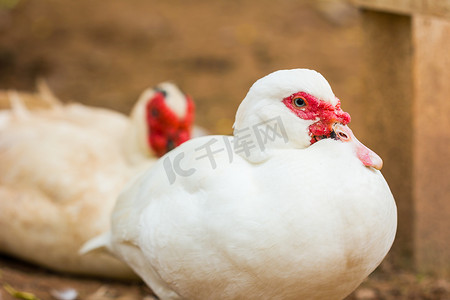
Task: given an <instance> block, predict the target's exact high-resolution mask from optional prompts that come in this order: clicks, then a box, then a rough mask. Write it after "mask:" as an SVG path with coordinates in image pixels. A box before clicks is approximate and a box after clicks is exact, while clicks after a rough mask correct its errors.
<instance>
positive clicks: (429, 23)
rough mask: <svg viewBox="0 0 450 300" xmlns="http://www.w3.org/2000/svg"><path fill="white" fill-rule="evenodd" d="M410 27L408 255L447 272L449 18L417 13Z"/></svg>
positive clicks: (422, 268) (449, 264) (423, 267)
mask: <svg viewBox="0 0 450 300" xmlns="http://www.w3.org/2000/svg"><path fill="white" fill-rule="evenodd" d="M413 28H414V30H413V32H414V49H415V51H414V56H415V57H414V95H415V96H414V98H415V101H414V113H413V115H414V124H413V125H414V127H413V132H414V172H413V174H414V178H413V182H414V185H413V187H414V190H413V196H414V197H413V198H414V206H415V211H416V216H415V222H414V223H415V237H414V243H415V245H414V258H415V264H416V266H417V268H418V271H421V272H430V271H431V272H433V273H437V274H439V275H444V276H445V275H449V276H450V250H449V249H450V218H449V216H450V202H449V201H448V200H449V199H448V198H449V195H450V181H449V178H450V152H449V150H450V130H448V128H450V118H449V116H450V101H449V95H450V85H449V83H450V56H449V55H448V53H449V49H450V40H449V38H448V37H449V36H450V20H443V19H438V18H431V17H422V16H417V17H415V18H414V20H413Z"/></svg>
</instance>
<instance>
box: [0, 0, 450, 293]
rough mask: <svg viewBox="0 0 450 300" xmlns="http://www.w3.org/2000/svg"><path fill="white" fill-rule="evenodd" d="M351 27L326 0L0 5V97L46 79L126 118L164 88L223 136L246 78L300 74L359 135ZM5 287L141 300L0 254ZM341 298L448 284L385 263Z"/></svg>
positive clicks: (2, 1) (347, 10)
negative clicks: (180, 93)
mask: <svg viewBox="0 0 450 300" xmlns="http://www.w3.org/2000/svg"><path fill="white" fill-rule="evenodd" d="M359 25H360V16H359V13H358V11H357V10H355V9H353V8H352V7H350V6H346V5H341V4H337V3H335V1H333V0H320V1H312V0H311V1H300V0H280V1H270V0H259V1H256V0H239V1H225V0H221V1H205V0H193V1H181V0H173V1H147V0H129V1H120V0H112V1H108V2H106V1H99V0H78V1H67V0H66V1H61V0H41V1H31V0H0V89H19V90H25V91H33V90H34V89H35V83H36V79H37V78H45V79H46V80H47V82H48V84H49V85H50V87H51V88H52V89H53V91H54V92H55V94H56V95H57V96H58V97H59V98H61V99H62V100H63V101H77V102H82V103H86V104H90V105H95V106H104V107H109V108H112V109H116V110H119V111H122V112H124V113H128V111H129V110H130V108H131V106H132V105H133V103H134V101H135V100H136V99H137V97H138V95H139V93H140V92H141V91H143V90H144V89H145V88H147V87H148V86H153V85H155V84H157V83H159V82H161V81H166V80H173V81H174V82H176V83H177V84H179V85H180V86H181V87H182V88H183V89H184V90H185V91H186V92H187V93H188V94H190V95H191V96H192V97H193V98H194V99H195V101H196V104H197V117H196V119H197V123H198V124H200V125H202V126H204V127H206V128H208V129H209V130H210V131H211V132H212V133H218V134H228V133H230V132H231V125H232V123H233V119H234V114H235V111H236V108H237V106H238V105H239V103H240V101H241V100H242V98H243V97H244V96H245V94H246V92H247V90H248V88H249V87H250V85H251V84H252V83H253V82H254V81H255V80H256V79H258V78H260V77H262V76H264V75H266V74H268V73H269V72H272V71H274V70H277V69H285V68H296V67H306V68H312V69H316V70H318V71H320V72H321V73H322V74H323V75H324V76H325V77H326V78H327V79H328V81H329V82H330V84H331V85H332V87H333V90H334V92H335V94H336V95H337V96H338V97H339V98H340V99H341V100H342V102H343V108H344V109H345V110H346V111H348V112H350V114H351V115H352V128H353V131H354V132H355V133H356V134H357V133H358V131H359V130H362V128H364V112H363V111H362V110H361V108H360V105H359V103H361V102H360V101H361V100H360V99H361V98H362V95H361V92H360V91H361V86H362V84H363V82H361V78H360V74H361V68H362V63H363V55H362V53H361V41H362V38H361V35H362V31H361V28H360V26H359ZM387 34H388V33H387ZM0 98H1V97H0ZM0 102H2V103H0V107H1V106H3V107H4V106H5V105H7V103H5V101H4V100H1V99H0ZM362 140H363V141H364V139H362ZM368 144H369V145H370V142H369V143H368ZM49 255H51V251H49ZM9 287H12V288H14V289H15V290H17V291H27V292H30V293H32V295H35V298H34V299H37V298H39V299H55V298H54V296H52V295H51V293H52V291H53V292H54V291H55V290H56V291H60V290H63V289H65V288H73V289H75V290H76V291H77V292H78V295H79V296H78V299H91V300H92V299H100V300H102V299H122V300H128V299H143V298H145V297H149V298H148V299H151V298H150V295H151V291H150V290H149V289H148V288H147V287H145V285H143V284H140V283H131V284H127V283H119V282H114V281H104V280H96V279H88V278H79V277H73V276H68V275H62V274H57V273H53V272H50V271H47V270H43V269H41V268H39V267H36V266H32V265H29V264H26V263H23V262H20V261H17V260H15V259H12V258H9V257H5V256H3V257H0V300H6V299H13V296H11V294H10V293H11V292H13V291H12V290H11V289H10V288H9ZM8 290H9V292H8ZM32 295H27V294H25V295H22V296H23V297H25V298H24V299H26V297H29V299H33V296H32ZM16 296H20V294H16ZM348 299H367V300H369V299H441V300H443V299H450V282H449V280H448V278H446V279H445V278H437V277H432V276H425V275H422V274H414V273H413V272H407V271H402V270H396V269H395V268H393V267H392V266H391V265H390V264H389V262H386V263H384V264H383V265H382V267H381V268H380V269H379V270H377V271H376V272H375V273H374V274H372V275H371V276H370V278H369V279H368V280H367V281H366V282H364V283H363V285H362V286H361V287H360V288H359V289H358V290H357V291H356V292H355V293H353V294H352V295H351V296H349V298H348Z"/></svg>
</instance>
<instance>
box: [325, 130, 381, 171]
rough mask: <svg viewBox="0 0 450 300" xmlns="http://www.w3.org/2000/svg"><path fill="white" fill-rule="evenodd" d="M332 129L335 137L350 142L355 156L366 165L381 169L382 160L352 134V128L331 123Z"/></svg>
mask: <svg viewBox="0 0 450 300" xmlns="http://www.w3.org/2000/svg"><path fill="white" fill-rule="evenodd" d="M333 131H334V133H335V135H336V137H335V138H336V139H338V140H340V141H342V142H344V143H351V144H352V145H353V147H354V149H355V152H356V156H357V157H358V159H359V160H360V161H361V162H362V163H363V164H364V165H365V166H366V167H372V168H374V169H377V170H381V168H382V167H383V160H382V159H381V157H379V156H378V154H376V153H375V152H373V151H372V150H370V149H369V148H367V147H366V146H364V144H363V143H361V142H360V141H358V139H357V138H356V137H355V135H354V134H353V132H352V130H351V129H350V128H349V127H348V126H347V125H342V124H339V123H336V124H334V125H333Z"/></svg>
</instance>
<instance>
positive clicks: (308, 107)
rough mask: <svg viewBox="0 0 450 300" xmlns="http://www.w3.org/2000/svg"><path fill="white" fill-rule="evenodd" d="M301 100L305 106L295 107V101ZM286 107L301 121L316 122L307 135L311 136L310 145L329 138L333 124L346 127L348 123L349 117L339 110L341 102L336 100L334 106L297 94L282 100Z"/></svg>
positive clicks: (306, 94)
mask: <svg viewBox="0 0 450 300" xmlns="http://www.w3.org/2000/svg"><path fill="white" fill-rule="evenodd" d="M296 98H302V99H303V100H304V102H305V105H304V106H302V107H297V106H296V105H295V99H296ZM283 103H284V105H286V106H287V107H288V108H289V109H290V110H291V111H292V112H293V113H295V114H296V115H297V116H298V117H299V118H301V119H303V120H316V119H317V122H315V123H313V124H311V125H310V126H309V135H310V136H311V141H310V142H311V145H312V144H314V143H315V142H317V141H318V140H321V139H323V138H328V137H330V136H331V132H332V131H333V128H332V126H333V124H335V123H341V124H343V125H347V124H348V123H349V122H350V115H349V114H348V113H346V112H344V111H343V110H342V109H341V102H340V101H339V99H338V103H337V104H336V106H333V105H332V104H330V103H328V102H325V101H323V100H319V99H317V98H316V97H314V96H312V95H310V94H308V93H305V92H298V93H295V94H292V95H291V96H289V97H286V98H284V99H283Z"/></svg>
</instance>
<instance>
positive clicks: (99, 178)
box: [0, 112, 135, 277]
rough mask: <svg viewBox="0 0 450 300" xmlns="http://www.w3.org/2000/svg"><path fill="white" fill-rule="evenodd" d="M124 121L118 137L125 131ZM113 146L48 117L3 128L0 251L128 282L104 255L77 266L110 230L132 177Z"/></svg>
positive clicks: (36, 116)
mask: <svg viewBox="0 0 450 300" xmlns="http://www.w3.org/2000/svg"><path fill="white" fill-rule="evenodd" d="M52 114H53V113H52ZM59 114H64V112H59V113H58V115H59ZM121 121H122V119H121V117H119V119H118V120H117V122H116V124H115V125H116V126H115V129H116V130H125V129H126V124H127V123H123V124H122V126H121V125H120V123H121ZM111 125H114V124H111ZM124 125H125V126H124ZM31 128H32V130H30V129H31ZM115 142H116V141H115V139H114V138H111V137H110V136H108V135H105V134H104V132H103V131H102V130H99V131H97V130H95V129H93V130H86V128H85V127H84V125H80V124H79V123H77V122H75V123H74V122H72V121H71V120H70V118H68V119H65V120H63V119H62V118H59V116H55V115H53V116H51V117H50V116H49V114H48V113H45V112H42V113H39V112H33V113H32V114H31V115H29V116H27V117H26V118H15V117H12V118H11V119H10V120H9V122H8V123H7V124H6V125H4V126H2V128H1V129H0V165H1V166H2V168H1V169H2V170H1V172H0V228H1V230H0V249H1V251H2V252H6V253H9V254H12V255H14V256H17V257H20V258H23V259H26V260H29V261H32V262H35V263H38V264H41V265H44V266H46V267H49V268H52V269H55V270H64V271H68V272H75V273H84V272H88V271H92V273H93V274H94V275H102V274H106V273H108V272H109V274H112V276H113V277H116V276H119V277H120V274H122V275H123V276H125V277H127V276H130V275H131V274H133V273H132V272H131V270H129V268H128V267H127V266H125V265H123V264H122V263H121V262H120V261H118V260H116V259H114V258H111V257H108V256H107V255H102V254H99V256H92V257H84V258H82V259H80V257H79V256H78V253H77V252H78V248H79V247H80V245H81V244H82V243H83V242H84V241H86V240H88V239H89V238H92V237H93V236H95V235H96V234H98V233H100V232H102V231H104V230H107V229H108V228H109V220H108V219H109V214H110V212H111V211H112V208H113V206H114V202H115V197H116V196H117V194H118V193H119V191H120V189H121V188H122V187H123V185H124V184H125V182H126V181H127V180H128V179H130V177H131V176H132V174H133V173H134V172H135V170H134V168H135V167H131V166H130V165H128V163H127V161H126V160H125V159H124V156H123V153H121V149H120V148H118V147H117V144H116V143H115ZM105 149H108V151H105ZM104 265H107V266H109V267H108V269H107V270H103V267H102V266H104ZM124 274H125V275H124Z"/></svg>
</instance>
